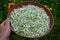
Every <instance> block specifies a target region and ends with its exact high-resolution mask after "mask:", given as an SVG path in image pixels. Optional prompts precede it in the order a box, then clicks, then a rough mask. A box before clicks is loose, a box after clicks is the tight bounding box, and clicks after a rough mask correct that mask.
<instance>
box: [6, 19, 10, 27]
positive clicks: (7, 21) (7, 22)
mask: <svg viewBox="0 0 60 40" xmlns="http://www.w3.org/2000/svg"><path fill="white" fill-rule="evenodd" d="M6 25H7V26H10V18H7V20H6Z"/></svg>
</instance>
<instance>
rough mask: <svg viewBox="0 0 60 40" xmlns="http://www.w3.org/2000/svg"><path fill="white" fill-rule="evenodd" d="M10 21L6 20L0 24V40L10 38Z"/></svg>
mask: <svg viewBox="0 0 60 40" xmlns="http://www.w3.org/2000/svg"><path fill="white" fill-rule="evenodd" d="M9 23H10V19H9V18H7V19H6V20H5V21H4V22H3V23H2V24H0V40H8V37H9V36H10V32H11V31H10V30H11V28H10V24H9Z"/></svg>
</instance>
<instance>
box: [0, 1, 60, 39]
mask: <svg viewBox="0 0 60 40" xmlns="http://www.w3.org/2000/svg"><path fill="white" fill-rule="evenodd" d="M9 2H11V1H8V0H6V1H4V0H0V23H2V22H3V21H4V20H5V19H6V17H7V14H8V9H7V5H8V3H9ZM19 2H20V1H19V0H18V1H17V0H16V3H19ZM35 2H38V3H40V4H43V5H47V6H48V7H49V8H50V7H51V8H52V9H53V10H52V11H51V12H52V15H53V17H54V27H53V29H52V31H51V32H50V33H49V34H47V35H45V36H44V37H42V38H38V40H60V9H59V8H60V1H59V0H50V1H49V0H35ZM4 4H6V7H4V6H3V5H4ZM10 38H11V40H28V39H27V38H23V37H21V36H18V35H16V34H11V36H10Z"/></svg>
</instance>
